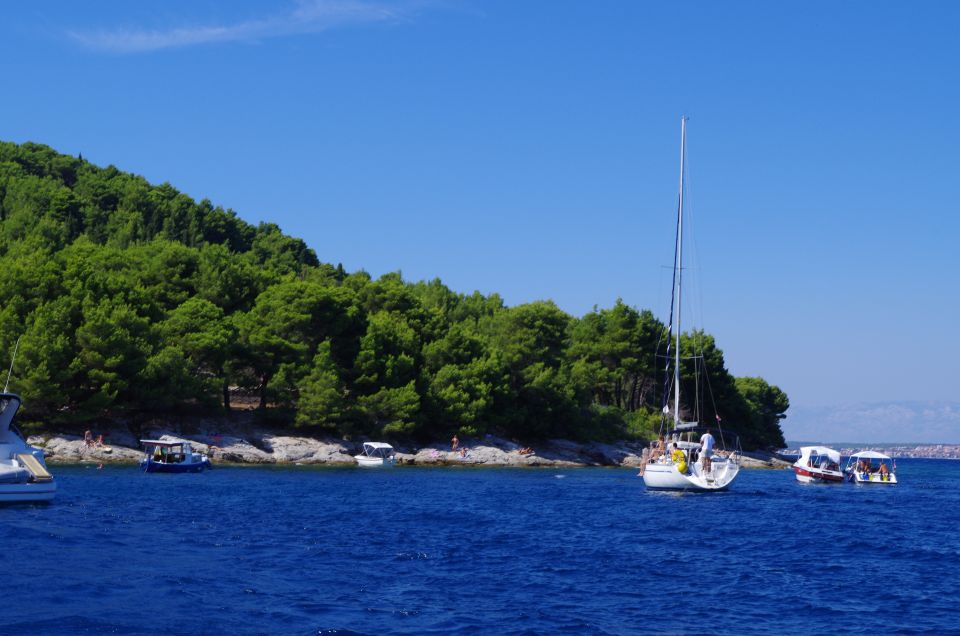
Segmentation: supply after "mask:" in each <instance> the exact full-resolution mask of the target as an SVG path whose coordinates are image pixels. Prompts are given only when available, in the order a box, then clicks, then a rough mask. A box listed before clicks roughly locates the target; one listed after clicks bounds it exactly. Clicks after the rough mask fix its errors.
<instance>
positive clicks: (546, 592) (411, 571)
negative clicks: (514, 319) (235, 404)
mask: <svg viewBox="0 0 960 636" xmlns="http://www.w3.org/2000/svg"><path fill="white" fill-rule="evenodd" d="M53 470H54V472H55V474H56V477H57V478H58V480H59V488H60V491H59V493H58V496H57V499H56V500H55V501H54V502H53V503H51V504H49V505H16V506H6V507H0V545H2V546H3V551H4V554H3V556H4V558H3V561H2V562H3V565H4V574H3V600H4V602H3V606H2V607H3V609H2V611H0V633H2V634H17V635H44V634H56V635H60V634H144V635H146V634H149V635H151V636H153V635H155V634H170V635H178V634H184V635H186V634H190V635H192V634H303V635H307V634H481V633H482V634H490V633H492V634H636V633H641V632H645V633H664V634H720V633H726V634H751V633H755V634H779V633H787V632H788V631H795V632H797V633H809V634H826V633H835V632H845V631H853V632H856V633H861V634H871V635H873V634H885V635H886V634H896V633H937V634H946V633H958V630H960V624H958V618H960V610H958V607H960V571H958V568H960V462H950V461H936V460H900V461H899V462H898V476H899V478H900V480H901V483H900V484H899V485H897V486H856V485H851V484H842V485H801V484H798V483H796V481H795V480H794V478H793V474H792V473H791V472H789V471H762V470H751V471H744V472H742V473H741V475H740V477H739V478H738V480H737V481H736V483H735V484H734V486H733V489H732V490H731V491H729V492H727V493H720V494H706V495H704V494H701V495H696V494H685V495H678V494H665V493H652V492H647V491H645V490H644V488H643V483H642V481H641V480H640V479H638V478H637V477H636V475H635V472H636V471H634V470H627V469H599V468H598V469H590V468H583V469H571V470H557V469H544V468H539V469H506V468H496V469H483V468H468V467H455V468H408V467H397V468H394V469H387V470H364V469H359V468H309V467H289V468H246V467H244V468H219V469H217V470H214V471H212V472H209V473H204V474H200V475H156V474H150V475H147V474H143V473H141V472H139V471H138V470H137V469H136V468H132V467H109V466H108V467H105V468H104V469H102V470H97V469H96V468H94V467H81V466H77V467H62V466H61V467H56V466H55V467H53Z"/></svg>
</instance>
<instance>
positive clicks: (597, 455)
mask: <svg viewBox="0 0 960 636" xmlns="http://www.w3.org/2000/svg"><path fill="white" fill-rule="evenodd" d="M137 429H138V430H139V433H138V434H135V433H134V432H133V431H132V430H131V427H129V426H126V425H122V424H113V425H110V426H109V427H108V428H105V430H102V431H99V430H98V431H95V432H94V434H95V435H99V434H101V433H102V434H103V439H104V444H103V446H97V445H88V444H87V443H86V442H85V441H84V439H83V437H82V436H79V435H69V434H47V435H33V436H31V437H30V438H29V440H28V441H29V442H30V443H31V444H33V445H34V446H37V447H39V448H42V449H43V450H44V454H45V456H46V459H47V461H48V463H51V464H76V463H97V464H100V463H127V464H129V463H136V462H139V461H140V459H141V458H142V457H143V451H141V450H139V440H140V439H141V438H142V439H165V440H171V441H172V440H183V441H189V442H191V444H192V445H193V448H194V450H196V451H199V452H203V453H206V454H207V455H209V456H210V458H211V459H212V460H213V461H214V463H217V464H253V465H257V464H260V465H266V464H280V465H284V464H293V465H310V464H316V465H351V464H354V463H355V460H354V458H353V456H354V455H356V454H357V453H359V452H360V449H361V448H362V443H363V440H360V441H346V440H342V439H336V438H330V437H311V436H305V435H298V434H287V433H277V432H276V431H270V430H267V429H265V428H259V427H257V426H255V425H254V424H253V421H252V420H247V421H243V422H239V423H237V422H235V423H234V425H232V426H229V427H225V426H223V423H222V422H218V421H204V420H195V421H187V420H183V421H175V422H171V421H169V420H164V421H152V422H148V423H146V424H145V425H141V426H138V427H137ZM394 447H395V448H396V451H397V463H399V464H403V465H416V466H453V465H467V466H471V465H472V466H530V467H536V466H544V467H576V466H623V467H637V466H639V465H640V463H641V461H642V459H643V456H644V452H645V448H644V445H643V444H641V443H639V442H631V441H624V442H619V443H615V444H603V443H599V442H590V443H579V442H572V441H569V440H559V439H556V440H548V441H546V442H543V443H539V444H535V445H534V446H533V451H534V452H533V454H521V453H520V451H521V449H522V446H521V445H520V444H517V443H515V442H512V441H510V440H506V439H502V438H499V437H494V436H492V435H486V436H484V437H483V438H481V439H475V440H471V439H465V440H463V441H462V442H461V447H463V448H465V449H466V456H461V454H460V453H459V452H454V451H451V450H450V444H449V443H448V442H435V443H432V444H426V445H419V446H405V445H403V444H395V445H394ZM743 466H744V467H745V468H785V467H787V466H789V464H788V463H786V462H783V461H781V460H779V459H777V458H775V457H773V456H772V455H770V454H769V453H748V454H746V455H745V456H744V458H743Z"/></svg>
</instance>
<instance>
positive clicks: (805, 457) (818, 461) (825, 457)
mask: <svg viewBox="0 0 960 636" xmlns="http://www.w3.org/2000/svg"><path fill="white" fill-rule="evenodd" d="M793 473H794V474H795V475H796V476H797V481H799V482H801V483H804V484H809V483H842V482H843V473H842V472H841V471H840V453H839V452H837V451H835V450H833V449H832V448H827V447H826V446H801V447H800V457H799V458H798V459H797V461H795V462H793Z"/></svg>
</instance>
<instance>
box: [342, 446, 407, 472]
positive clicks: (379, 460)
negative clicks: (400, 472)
mask: <svg viewBox="0 0 960 636" xmlns="http://www.w3.org/2000/svg"><path fill="white" fill-rule="evenodd" d="M353 458H354V459H355V460H357V465H358V466H364V467H367V468H376V467H379V466H393V465H394V464H395V463H396V461H397V458H396V455H394V450H393V446H391V445H390V444H387V443H386V442H364V443H363V452H362V453H360V454H359V455H354V456H353Z"/></svg>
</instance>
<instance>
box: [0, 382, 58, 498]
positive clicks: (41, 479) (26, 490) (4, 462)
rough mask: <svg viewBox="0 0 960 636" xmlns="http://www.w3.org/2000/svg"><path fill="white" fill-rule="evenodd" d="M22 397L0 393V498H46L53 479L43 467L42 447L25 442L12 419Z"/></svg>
mask: <svg viewBox="0 0 960 636" xmlns="http://www.w3.org/2000/svg"><path fill="white" fill-rule="evenodd" d="M21 402H22V400H21V399H20V396H19V395H16V394H13V393H0V502H12V501H50V500H51V499H53V496H54V494H56V492H57V482H56V481H55V480H54V479H53V475H51V474H50V473H49V472H48V471H47V464H46V462H45V461H44V460H43V450H42V449H39V448H36V447H34V446H31V445H30V444H27V441H26V439H25V438H24V436H23V434H22V433H21V432H20V429H18V428H17V425H16V424H14V423H13V418H14V416H15V415H16V414H17V411H18V410H19V409H20V404H21Z"/></svg>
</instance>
